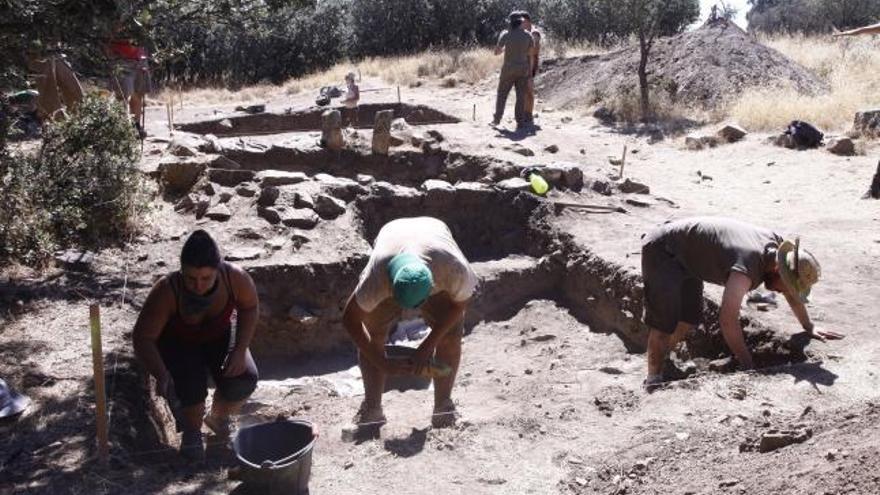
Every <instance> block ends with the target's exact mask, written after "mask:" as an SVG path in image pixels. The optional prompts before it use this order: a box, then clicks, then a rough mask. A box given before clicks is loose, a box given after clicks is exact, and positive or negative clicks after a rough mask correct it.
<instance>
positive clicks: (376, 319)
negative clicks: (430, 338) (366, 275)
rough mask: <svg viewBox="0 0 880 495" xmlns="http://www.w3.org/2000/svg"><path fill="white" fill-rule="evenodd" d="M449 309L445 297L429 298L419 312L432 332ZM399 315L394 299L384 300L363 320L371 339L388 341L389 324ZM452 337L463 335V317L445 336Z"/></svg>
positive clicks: (401, 312)
mask: <svg viewBox="0 0 880 495" xmlns="http://www.w3.org/2000/svg"><path fill="white" fill-rule="evenodd" d="M450 309H451V305H450V303H449V301H448V299H447V298H446V297H438V296H431V297H429V298H428V300H427V301H425V303H424V304H422V306H421V307H420V308H419V311H420V312H421V314H422V318H423V319H424V320H425V323H426V324H427V325H428V326H429V327H431V329H432V331H433V329H434V328H436V327H437V326H438V325H439V323H440V322H441V321H443V319H444V318H445V317H446V314H447V312H449V310H450ZM401 314H403V310H402V309H401V308H400V306H399V305H398V304H397V303H396V302H395V301H394V299H386V300H385V301H384V302H382V304H380V305H379V306H377V307H376V309H374V310H373V311H371V312H370V313H369V314H368V315H367V317H366V318H364V325H365V326H366V327H367V331H368V332H369V333H370V336H371V337H372V338H381V340H382V342H385V341H386V340H387V339H388V332H389V330H390V329H391V324H393V323H394V322H396V321H397V320H399V319H400V316H401ZM453 335H457V336H458V337H459V338H461V337H462V336H463V335H464V317H462V319H461V320H460V321H459V322H458V323H456V324H455V325H454V326H453V327H452V329H451V330H450V331H449V333H447V334H446V336H447V337H449V336H453Z"/></svg>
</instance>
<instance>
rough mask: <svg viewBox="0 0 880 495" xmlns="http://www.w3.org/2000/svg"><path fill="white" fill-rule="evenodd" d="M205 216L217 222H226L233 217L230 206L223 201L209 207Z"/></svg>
mask: <svg viewBox="0 0 880 495" xmlns="http://www.w3.org/2000/svg"><path fill="white" fill-rule="evenodd" d="M205 216H206V217H208V218H210V219H211V220H215V221H217V222H225V221H227V220H229V219H230V218H232V212H231V211H229V207H228V206H226V205H225V204H223V203H221V204H218V205H217V206H214V207H212V208H210V209H208V211H207V213H205Z"/></svg>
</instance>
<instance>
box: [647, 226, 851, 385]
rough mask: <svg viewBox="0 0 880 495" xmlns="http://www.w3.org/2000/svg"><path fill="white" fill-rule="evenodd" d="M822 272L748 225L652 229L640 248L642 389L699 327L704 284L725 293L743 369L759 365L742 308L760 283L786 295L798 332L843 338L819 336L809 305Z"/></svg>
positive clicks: (730, 333)
mask: <svg viewBox="0 0 880 495" xmlns="http://www.w3.org/2000/svg"><path fill="white" fill-rule="evenodd" d="M820 274H821V267H820V266H819V262H818V261H816V258H814V257H813V255H812V254H810V253H809V252H808V251H807V250H805V249H801V247H800V242H799V241H795V242H791V241H784V240H783V239H782V237H780V236H779V235H777V234H775V233H773V232H772V231H770V230H767V229H763V228H760V227H756V226H753V225H749V224H747V223H743V222H739V221H736V220H732V219H728V218H714V217H694V218H687V219H683V220H678V221H674V222H669V223H666V224H665V225H662V226H660V227H659V228H657V229H655V230H654V231H652V232H651V233H650V234H648V235H647V236H646V237H645V239H644V243H643V245H642V277H643V280H644V284H645V291H644V295H645V324H646V325H647V326H648V327H649V330H650V332H649V334H648V378H647V380H645V387H646V388H647V389H648V390H649V391H651V390H653V389H655V388H656V387H658V386H659V385H660V384H662V383H663V382H664V378H663V374H662V373H663V367H664V361H665V360H666V358H667V356H668V354H669V351H670V350H671V349H672V347H673V346H674V345H675V344H676V343H677V342H679V341H681V340H682V339H684V337H685V336H686V335H687V333H688V332H689V331H690V330H691V329H692V328H693V327H695V326H696V325H698V324H699V323H700V320H701V318H702V313H703V306H702V303H703V283H704V282H709V283H712V284H716V285H721V286H723V287H724V295H723V297H722V300H721V310H720V316H719V323H720V324H721V334H722V336H723V337H724V341H725V342H726V343H727V346H728V347H729V348H730V350H731V352H732V353H733V355H734V357H735V358H736V360H737V362H738V363H739V366H740V368H741V369H752V368H753V367H754V363H753V362H752V355H751V353H750V352H749V350H748V348H747V347H746V342H745V336H744V335H743V331H742V328H741V326H740V323H739V315H740V308H741V307H742V302H743V299H744V298H745V296H746V294H747V293H748V292H749V291H750V290H755V289H757V288H758V287H759V286H760V285H761V284H762V283H763V284H764V286H765V287H766V288H767V289H769V290H771V291H774V292H780V293H782V294H783V295H784V296H785V300H786V301H787V302H788V305H789V306H790V307H791V310H792V312H793V313H794V315H795V317H796V318H797V319H798V321H799V322H800V324H801V326H802V327H803V328H804V330H805V331H807V332H808V333H809V334H811V335H812V336H813V337H814V338H817V339H820V340H825V339H830V340H835V339H840V338H843V335H842V334H839V333H836V332H830V331H822V330H816V328H815V327H814V325H813V323H812V321H810V316H809V314H808V313H807V308H806V306H805V305H804V303H806V302H807V296H809V294H810V289H811V287H812V286H813V284H815V283H816V282H817V281H818V280H819V276H820Z"/></svg>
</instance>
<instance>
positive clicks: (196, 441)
mask: <svg viewBox="0 0 880 495" xmlns="http://www.w3.org/2000/svg"><path fill="white" fill-rule="evenodd" d="M180 455H181V456H183V458H184V459H187V460H189V461H196V462H198V461H203V460H205V439H204V438H203V437H202V432H201V431H199V430H184V432H183V435H182V436H181V439H180Z"/></svg>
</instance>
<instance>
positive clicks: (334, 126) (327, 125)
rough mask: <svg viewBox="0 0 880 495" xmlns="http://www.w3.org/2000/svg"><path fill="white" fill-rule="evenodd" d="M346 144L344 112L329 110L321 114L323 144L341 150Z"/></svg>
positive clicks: (328, 147)
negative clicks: (343, 129)
mask: <svg viewBox="0 0 880 495" xmlns="http://www.w3.org/2000/svg"><path fill="white" fill-rule="evenodd" d="M344 145H345V142H344V141H343V139H342V114H341V113H340V112H339V110H327V111H326V112H324V113H323V114H322V115H321V146H323V147H325V148H327V149H331V150H334V151H339V150H341V149H342V147H343V146H344Z"/></svg>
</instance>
